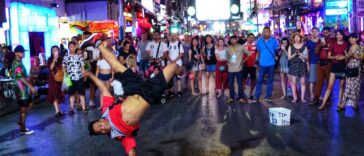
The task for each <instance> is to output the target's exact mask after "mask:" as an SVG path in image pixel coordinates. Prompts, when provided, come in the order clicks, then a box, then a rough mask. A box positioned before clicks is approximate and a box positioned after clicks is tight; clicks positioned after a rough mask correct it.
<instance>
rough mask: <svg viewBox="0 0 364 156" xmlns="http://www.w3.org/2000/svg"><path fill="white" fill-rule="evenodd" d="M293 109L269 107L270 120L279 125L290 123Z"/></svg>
mask: <svg viewBox="0 0 364 156" xmlns="http://www.w3.org/2000/svg"><path fill="white" fill-rule="evenodd" d="M290 120H291V110H290V109H287V108H283V107H275V108H269V122H270V123H271V124H273V125H277V126H286V125H290Z"/></svg>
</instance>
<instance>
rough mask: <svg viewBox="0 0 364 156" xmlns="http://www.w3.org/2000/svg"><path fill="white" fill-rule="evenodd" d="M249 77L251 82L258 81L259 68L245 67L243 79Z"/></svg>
mask: <svg viewBox="0 0 364 156" xmlns="http://www.w3.org/2000/svg"><path fill="white" fill-rule="evenodd" d="M248 75H249V78H250V79H251V80H256V79H257V68H255V67H245V68H244V69H243V79H247V78H248Z"/></svg>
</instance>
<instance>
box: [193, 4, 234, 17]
mask: <svg viewBox="0 0 364 156" xmlns="http://www.w3.org/2000/svg"><path fill="white" fill-rule="evenodd" d="M196 16H197V19H198V20H200V21H207V20H226V19H229V18H230V0H196Z"/></svg>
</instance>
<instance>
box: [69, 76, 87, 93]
mask: <svg viewBox="0 0 364 156" xmlns="http://www.w3.org/2000/svg"><path fill="white" fill-rule="evenodd" d="M76 92H77V93H78V95H85V88H84V85H83V79H79V80H72V86H70V87H69V89H68V94H69V95H75V93H76Z"/></svg>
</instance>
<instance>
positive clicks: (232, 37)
mask: <svg viewBox="0 0 364 156" xmlns="http://www.w3.org/2000/svg"><path fill="white" fill-rule="evenodd" d="M230 39H238V36H235V35H233V36H231V37H230Z"/></svg>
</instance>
